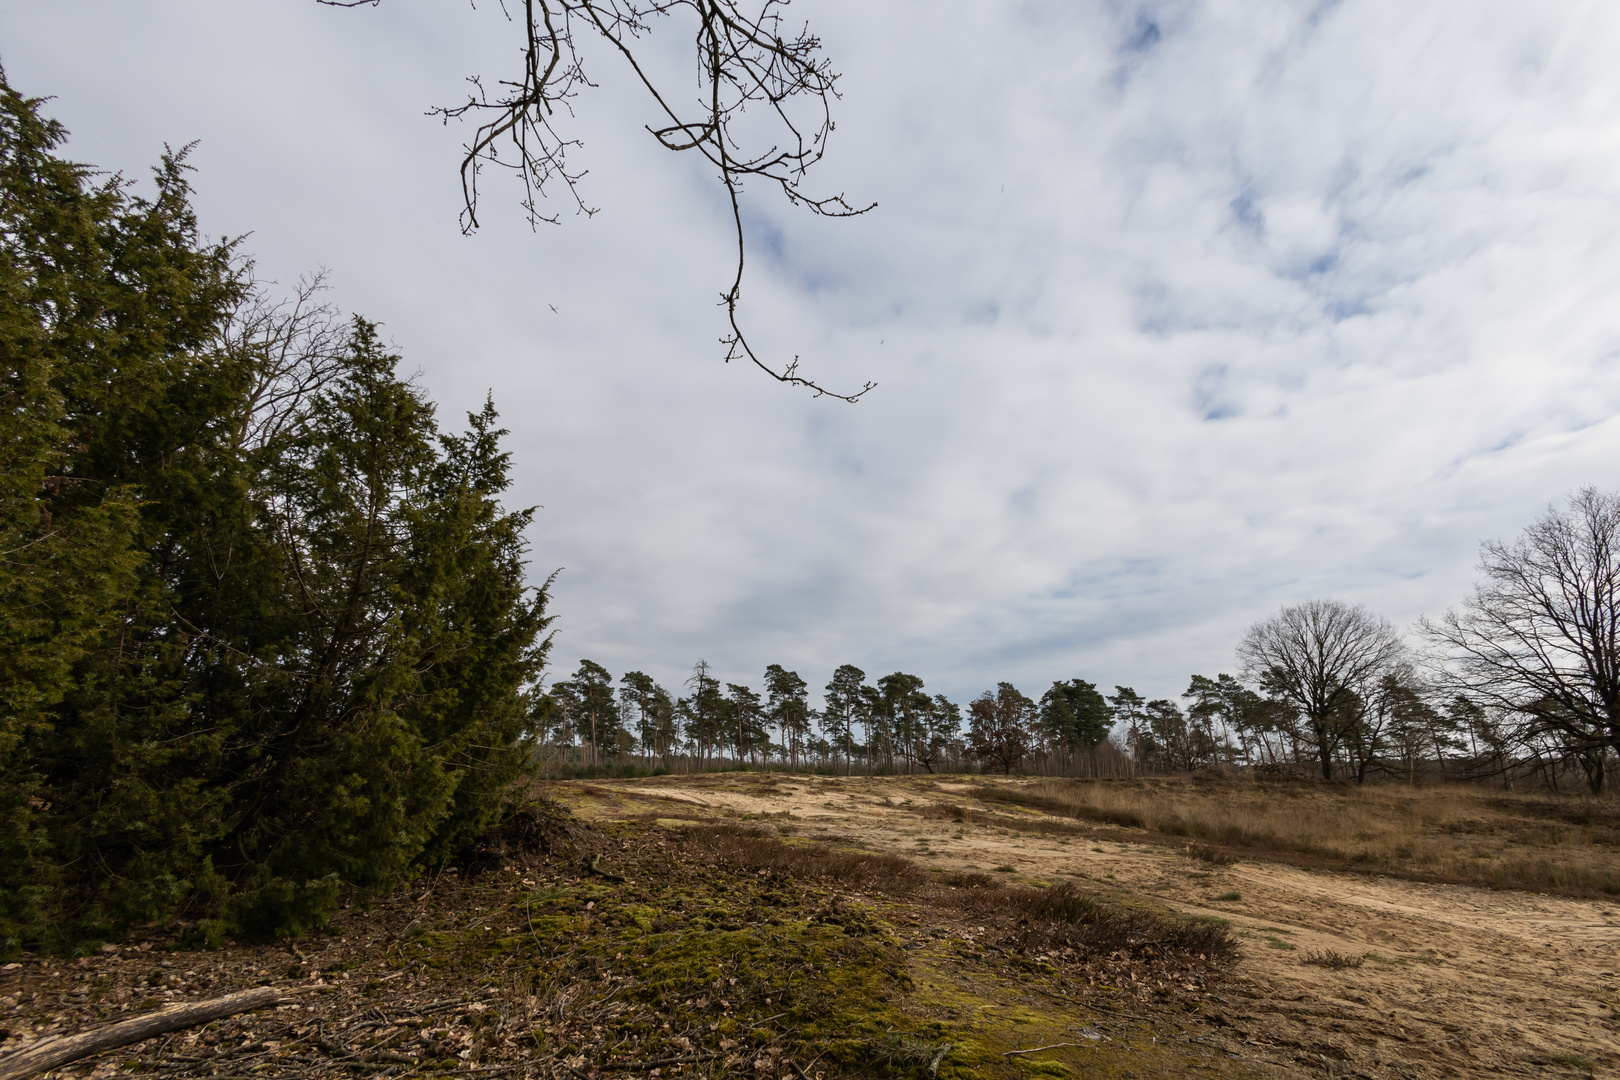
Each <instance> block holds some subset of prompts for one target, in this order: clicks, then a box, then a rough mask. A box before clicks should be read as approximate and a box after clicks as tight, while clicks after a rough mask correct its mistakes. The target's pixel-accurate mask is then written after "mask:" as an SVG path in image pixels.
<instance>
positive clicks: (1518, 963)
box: [595, 775, 1620, 1077]
mask: <svg viewBox="0 0 1620 1080" xmlns="http://www.w3.org/2000/svg"><path fill="white" fill-rule="evenodd" d="M1008 782H1010V783H1017V781H1016V780H1015V781H1008ZM595 787H596V789H597V790H599V791H600V790H603V789H609V790H612V791H614V792H615V793H616V795H617V797H616V798H613V799H612V800H611V801H612V802H613V803H615V804H617V805H616V806H613V807H606V806H604V807H603V809H604V810H607V811H608V812H609V813H613V812H627V813H628V812H634V813H646V812H648V811H650V810H654V808H655V807H658V806H663V807H666V808H668V810H669V812H670V814H671V817H672V818H674V817H675V816H676V815H678V814H680V813H682V812H683V811H687V810H690V811H695V812H698V813H701V814H702V815H704V816H711V815H720V816H742V817H749V818H754V819H761V818H764V819H768V820H770V821H771V822H772V823H773V824H776V825H778V826H780V827H782V828H783V829H784V831H791V832H795V833H799V834H802V835H809V836H817V835H820V836H825V837H828V838H836V839H840V840H845V841H849V842H852V843H856V844H859V845H860V846H862V847H866V848H870V849H872V850H877V851H885V852H892V853H899V854H905V855H907V856H908V857H910V858H912V859H915V860H916V861H918V862H920V863H922V864H924V865H929V866H940V867H948V868H950V869H953V870H980V871H985V872H995V871H997V870H1001V872H1004V873H1012V874H1015V875H1016V876H1018V877H1020V878H1024V879H1029V880H1038V881H1046V882H1056V881H1061V880H1082V881H1086V882H1089V883H1090V884H1092V885H1093V886H1101V887H1118V888H1122V889H1126V890H1130V891H1133V892H1138V893H1143V894H1148V895H1152V896H1154V897H1156V898H1158V899H1159V900H1161V901H1162V902H1164V903H1166V904H1168V905H1170V906H1173V907H1176V908H1179V909H1181V910H1183V911H1186V912H1189V913H1192V914H1204V915H1218V916H1220V917H1222V918H1225V919H1228V920H1230V921H1231V923H1232V925H1233V927H1234V929H1236V930H1237V931H1238V933H1239V934H1240V936H1242V937H1243V939H1244V949H1243V951H1244V956H1243V962H1242V963H1241V964H1240V965H1239V968H1238V971H1237V974H1236V976H1235V978H1234V979H1233V981H1232V982H1231V983H1230V984H1229V985H1228V986H1227V987H1226V988H1224V989H1223V991H1222V995H1221V997H1220V998H1219V999H1218V1000H1221V1001H1223V1002H1224V1004H1225V1005H1226V1007H1227V1009H1228V1011H1227V1012H1226V1013H1224V1014H1219V1015H1216V1016H1214V1017H1213V1018H1212V1019H1213V1020H1214V1022H1215V1024H1216V1025H1217V1027H1216V1030H1215V1034H1214V1036H1213V1037H1212V1040H1211V1041H1212V1043H1213V1044H1215V1045H1218V1046H1220V1047H1221V1048H1222V1049H1223V1050H1225V1051H1226V1052H1227V1053H1228V1054H1229V1055H1231V1056H1233V1057H1238V1056H1241V1057H1244V1058H1250V1057H1251V1055H1252V1056H1253V1059H1254V1060H1257V1061H1268V1060H1269V1061H1278V1060H1282V1059H1287V1060H1292V1061H1295V1062H1299V1063H1302V1064H1303V1063H1306V1062H1311V1063H1312V1064H1314V1065H1315V1066H1316V1067H1317V1068H1319V1069H1320V1071H1321V1072H1325V1073H1327V1074H1328V1075H1333V1076H1356V1075H1361V1076H1375V1077H1383V1076H1445V1075H1483V1074H1507V1073H1511V1074H1518V1075H1524V1074H1529V1075H1570V1076H1588V1075H1600V1076H1608V1075H1620V1071H1617V1070H1620V978H1617V972H1620V905H1617V904H1613V903H1602V902H1590V901H1582V900H1570V899H1563V898H1554V897H1546V896H1540V895H1534V894H1528V893H1522V892H1509V891H1491V890H1484V889H1475V888H1468V887H1462V886H1446V885H1427V884H1419V883H1413V882H1408V881H1399V880H1393V879H1389V878H1379V877H1366V876H1359V875H1353V874H1343V873H1333V872H1324V871H1312V870H1305V869H1300V868H1297V867H1292V866H1284V865H1278V864H1270V863H1264V862H1255V861H1247V860H1246V861H1243V862H1240V863H1238V864H1236V865H1233V866H1226V867H1207V866H1200V865H1199V864H1198V863H1197V862H1195V861H1191V860H1189V859H1188V858H1187V857H1186V856H1185V855H1184V854H1183V853H1182V852H1181V851H1180V850H1179V849H1178V848H1175V847H1170V846H1165V845H1164V844H1162V843H1156V842H1155V841H1154V838H1153V837H1151V836H1150V835H1148V834H1144V833H1141V832H1137V831H1134V830H1126V829H1118V828H1112V827H1098V828H1096V829H1095V830H1093V834H1092V836H1091V837H1089V838H1088V837H1085V836H1065V835H1061V834H1049V833H1047V834H1042V833H1035V834H1031V833H1027V832H1018V831H1015V830H1010V829H1005V828H1000V827H997V826H996V825H994V824H962V823H959V822H955V821H950V820H942V819H940V818H937V817H936V818H930V817H925V816H921V815H919V814H918V813H917V810H918V809H920V808H923V807H926V806H928V805H929V804H936V803H954V804H958V805H969V806H971V805H974V800H973V790H974V785H972V784H960V783H952V782H949V781H948V780H947V781H944V782H935V781H934V780H932V779H926V778H876V779H867V778H860V777H856V778H849V779H838V778H822V777H817V778H803V777H792V778H783V779H776V780H767V781H764V782H761V781H758V780H750V779H745V778H740V777H736V776H735V775H733V776H731V777H726V778H723V779H722V778H719V777H713V776H711V777H704V778H698V779H695V780H694V779H691V778H669V777H664V778H658V779H654V780H641V781H623V782H615V783H612V784H598V785H595ZM993 810H994V812H995V813H999V814H1002V815H1008V814H1018V813H1020V811H1018V810H1012V809H1009V808H1007V807H1005V806H998V807H995V808H993ZM654 812H656V811H654ZM1025 813H1029V812H1025ZM1031 816H1036V815H1033V814H1031ZM992 820H993V819H992ZM1009 868H1010V869H1009ZM1232 892H1238V893H1240V894H1241V899H1240V900H1220V899H1217V898H1218V897H1221V896H1223V895H1227V894H1230V893H1232ZM1327 951H1332V952H1335V953H1339V954H1341V955H1344V956H1347V957H1364V958H1365V959H1364V962H1363V963H1362V966H1361V967H1359V968H1354V969H1346V970H1333V969H1329V968H1326V967H1321V966H1315V965H1307V964H1303V963H1301V959H1302V958H1303V957H1305V956H1306V955H1307V954H1310V953H1322V952H1327ZM1312 1059H1314V1061H1312Z"/></svg>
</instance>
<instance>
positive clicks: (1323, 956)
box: [1299, 949, 1366, 971]
mask: <svg viewBox="0 0 1620 1080" xmlns="http://www.w3.org/2000/svg"><path fill="white" fill-rule="evenodd" d="M1299 962H1300V963H1302V964H1315V965H1316V966H1317V967H1325V968H1332V969H1333V970H1334V971H1344V970H1346V969H1347V968H1358V967H1360V966H1361V965H1362V964H1364V963H1365V962H1366V961H1365V959H1364V958H1362V957H1360V956H1344V955H1343V954H1341V953H1336V952H1334V951H1333V950H1332V949H1327V950H1325V951H1323V952H1308V953H1306V954H1305V955H1304V956H1302V957H1300V959H1299Z"/></svg>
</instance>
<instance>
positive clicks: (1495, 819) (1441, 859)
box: [975, 777, 1620, 896]
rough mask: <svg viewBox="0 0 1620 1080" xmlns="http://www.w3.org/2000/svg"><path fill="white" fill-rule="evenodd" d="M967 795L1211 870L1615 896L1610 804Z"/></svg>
mask: <svg viewBox="0 0 1620 1080" xmlns="http://www.w3.org/2000/svg"><path fill="white" fill-rule="evenodd" d="M975 794H976V795H977V797H978V798H980V799H982V800H984V801H991V802H1000V803H1012V804H1015V805H1021V806H1028V807H1031V808H1034V809H1039V810H1043V811H1045V812H1047V813H1048V814H1055V815H1060V816H1063V817H1066V818H1070V819H1078V820H1081V821H1092V822H1098V823H1105V824H1111V825H1117V826H1122V827H1125V828H1129V829H1142V830H1146V831H1148V832H1152V833H1157V834H1160V835H1162V836H1166V837H1176V838H1186V839H1191V840H1196V841H1199V842H1201V844H1203V845H1204V846H1205V850H1207V852H1208V857H1209V858H1210V861H1217V860H1218V859H1219V858H1220V857H1222V856H1223V855H1225V856H1226V857H1230V855H1231V854H1234V853H1237V854H1244V855H1248V856H1250V857H1256V856H1264V857H1269V858H1273V859H1276V858H1282V859H1284V860H1285V861H1291V862H1302V863H1305V864H1321V865H1332V866H1336V867H1339V868H1344V869H1364V870H1375V871H1376V872H1378V873H1381V874H1388V875H1392V876H1402V877H1411V878H1414V879H1416V880H1424V881H1443V882H1457V883H1467V884H1472V885H1484V886H1489V887H1494V888H1515V889H1530V890H1534V891H1538V892H1548V893H1557V894H1561V895H1567V896H1604V895H1616V894H1620V804H1616V803H1614V802H1612V801H1609V802H1598V801H1594V800H1591V799H1584V798H1578V797H1568V796H1566V797H1556V796H1551V795H1541V794H1535V795H1530V794H1516V793H1513V792H1508V791H1502V790H1500V789H1492V788H1488V787H1477V786H1462V785H1457V786H1445V787H1407V786H1404V785H1397V784H1388V785H1366V786H1361V787H1357V786H1353V785H1342V784H1322V783H1313V782H1300V781H1294V782H1277V781H1270V782H1267V781H1263V780H1246V779H1232V778H1213V777H1211V778H1200V777H1191V778H1158V779H1148V780H1103V781H1085V780H1040V781H1034V782H1031V783H1028V784H1022V785H1016V786H1013V785H1006V786H995V787H985V788H984V789H982V790H980V791H977V792H976V793H975ZM1222 849H1224V851H1223V850H1222Z"/></svg>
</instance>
